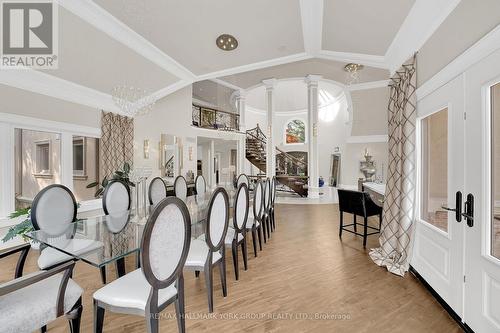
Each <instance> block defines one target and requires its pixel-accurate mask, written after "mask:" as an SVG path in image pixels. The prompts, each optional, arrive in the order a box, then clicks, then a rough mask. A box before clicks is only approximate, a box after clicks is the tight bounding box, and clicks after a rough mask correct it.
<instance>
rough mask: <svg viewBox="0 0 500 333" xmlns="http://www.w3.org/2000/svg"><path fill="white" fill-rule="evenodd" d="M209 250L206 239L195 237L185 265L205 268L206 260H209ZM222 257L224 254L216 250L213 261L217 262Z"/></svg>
mask: <svg viewBox="0 0 500 333" xmlns="http://www.w3.org/2000/svg"><path fill="white" fill-rule="evenodd" d="M208 251H209V249H208V246H207V243H206V242H205V241H204V240H201V239H195V240H193V241H191V245H190V247H189V253H188V256H187V259H186V264H185V267H187V268H200V270H203V267H204V266H205V262H206V261H207V256H208ZM221 258H222V255H221V254H220V253H219V252H218V251H217V252H214V253H213V255H212V263H216V262H217V261H219V260H220V259H221Z"/></svg>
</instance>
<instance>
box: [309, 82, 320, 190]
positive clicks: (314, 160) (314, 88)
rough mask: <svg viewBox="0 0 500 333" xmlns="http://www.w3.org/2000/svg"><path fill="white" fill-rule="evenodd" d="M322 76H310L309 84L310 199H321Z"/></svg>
mask: <svg viewBox="0 0 500 333" xmlns="http://www.w3.org/2000/svg"><path fill="white" fill-rule="evenodd" d="M320 79H321V76H320V75H308V76H307V77H306V83H307V129H308V131H307V142H308V148H309V149H308V156H307V170H308V175H309V185H308V188H309V190H308V197H310V198H318V197H319V184H318V182H319V155H318V82H319V80H320Z"/></svg>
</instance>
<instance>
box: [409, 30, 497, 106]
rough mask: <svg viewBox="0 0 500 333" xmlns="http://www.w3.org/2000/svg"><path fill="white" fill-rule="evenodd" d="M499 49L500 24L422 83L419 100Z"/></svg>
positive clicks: (418, 90)
mask: <svg viewBox="0 0 500 333" xmlns="http://www.w3.org/2000/svg"><path fill="white" fill-rule="evenodd" d="M499 49H500V24H499V25H497V26H496V28H494V29H493V30H492V31H490V32H489V33H488V34H487V35H486V36H484V37H483V38H481V39H480V40H479V41H477V42H476V43H475V44H474V45H472V46H471V47H470V48H468V49H467V50H465V52H463V53H462V54H461V55H459V56H458V57H456V58H455V59H454V60H453V61H452V62H450V63H449V64H448V65H446V67H444V68H443V69H442V70H441V71H439V72H438V73H437V74H435V75H434V76H433V77H431V78H430V79H429V80H427V81H426V82H425V83H424V84H422V85H421V86H420V87H419V88H418V89H417V91H416V95H417V100H421V99H422V98H424V97H426V96H427V95H429V94H431V93H432V92H433V91H435V90H436V89H439V88H440V87H442V86H444V85H445V84H446V83H448V82H449V81H451V80H452V79H454V78H455V77H457V76H458V75H460V74H462V73H464V72H465V71H466V70H467V69H468V68H469V67H471V66H472V65H474V64H475V63H477V62H479V61H480V60H482V59H483V58H485V57H487V56H489V55H490V54H492V53H493V52H495V51H497V50H499Z"/></svg>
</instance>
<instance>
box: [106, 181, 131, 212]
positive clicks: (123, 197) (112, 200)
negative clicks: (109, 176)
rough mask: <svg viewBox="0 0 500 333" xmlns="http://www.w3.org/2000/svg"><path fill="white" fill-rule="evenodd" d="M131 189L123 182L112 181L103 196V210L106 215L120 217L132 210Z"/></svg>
mask: <svg viewBox="0 0 500 333" xmlns="http://www.w3.org/2000/svg"><path fill="white" fill-rule="evenodd" d="M131 202H132V200H131V197H130V188H129V187H128V185H127V184H125V183H124V182H122V181H121V180H111V181H110V182H109V183H108V185H107V186H106V188H105V189H104V194H103V196H102V209H103V210H104V214H106V215H119V214H122V213H123V212H126V211H127V210H129V209H130V204H131Z"/></svg>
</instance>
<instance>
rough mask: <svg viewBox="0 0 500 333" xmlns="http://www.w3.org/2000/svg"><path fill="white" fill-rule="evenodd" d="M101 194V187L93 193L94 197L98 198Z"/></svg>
mask: <svg viewBox="0 0 500 333" xmlns="http://www.w3.org/2000/svg"><path fill="white" fill-rule="evenodd" d="M102 192H104V188H102V187H101V188H99V189H98V190H97V191H96V192H95V194H94V197H96V198H99V197H100V196H101V194H102Z"/></svg>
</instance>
